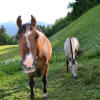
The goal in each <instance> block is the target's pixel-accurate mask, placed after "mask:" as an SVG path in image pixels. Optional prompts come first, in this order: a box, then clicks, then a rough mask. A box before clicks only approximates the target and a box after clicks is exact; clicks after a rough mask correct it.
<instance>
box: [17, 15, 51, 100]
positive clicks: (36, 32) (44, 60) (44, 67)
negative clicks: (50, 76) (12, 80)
mask: <svg viewBox="0 0 100 100" xmlns="http://www.w3.org/2000/svg"><path fill="white" fill-rule="evenodd" d="M16 23H17V26H18V27H19V30H18V33H17V35H16V36H17V37H18V39H19V40H18V42H19V43H18V44H19V51H20V55H21V57H22V61H21V65H22V68H23V70H24V72H25V73H28V75H29V78H30V81H29V85H30V90H31V94H30V99H31V100H33V99H34V91H33V88H34V85H35V82H34V77H35V76H41V75H42V76H43V78H42V83H43V98H46V97H47V88H46V84H47V79H46V77H47V72H48V67H49V61H50V59H51V54H52V47H51V44H50V42H49V40H48V39H47V37H46V36H45V35H44V34H43V33H42V32H41V31H40V29H39V28H37V27H36V19H35V18H34V16H32V15H31V24H24V25H22V20H21V16H19V17H18V18H17V21H16Z"/></svg>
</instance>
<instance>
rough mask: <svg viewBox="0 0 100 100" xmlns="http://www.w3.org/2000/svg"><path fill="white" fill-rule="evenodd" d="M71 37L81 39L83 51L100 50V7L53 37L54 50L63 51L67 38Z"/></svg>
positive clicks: (51, 39)
mask: <svg viewBox="0 0 100 100" xmlns="http://www.w3.org/2000/svg"><path fill="white" fill-rule="evenodd" d="M71 36H75V37H77V38H78V39H79V41H80V46H81V49H82V50H85V51H92V52H93V51H95V50H99V49H100V5H99V6H97V7H94V8H93V9H91V10H89V11H88V12H87V13H85V14H84V15H82V16H81V17H80V18H79V19H77V20H76V21H74V22H73V23H72V24H71V25H69V26H68V27H66V28H64V29H63V30H61V31H59V32H58V33H56V34H55V35H54V36H52V37H51V38H50V41H51V42H52V46H53V50H54V51H55V50H57V49H63V44H64V42H65V40H66V38H67V37H71Z"/></svg>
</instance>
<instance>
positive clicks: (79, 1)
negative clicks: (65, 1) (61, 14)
mask: <svg viewBox="0 0 100 100" xmlns="http://www.w3.org/2000/svg"><path fill="white" fill-rule="evenodd" d="M98 4H100V0H92V1H91V0H76V2H75V3H70V4H69V6H68V7H69V8H70V7H72V8H73V11H72V12H71V18H72V20H75V19H77V18H78V17H80V16H81V15H82V14H83V13H85V12H86V11H88V10H89V9H91V8H93V7H94V6H96V5H98Z"/></svg>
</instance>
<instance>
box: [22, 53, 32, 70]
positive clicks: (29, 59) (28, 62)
mask: <svg viewBox="0 0 100 100" xmlns="http://www.w3.org/2000/svg"><path fill="white" fill-rule="evenodd" d="M33 60H34V58H33V56H32V54H31V52H30V53H29V54H27V55H26V59H25V61H24V62H23V64H24V65H26V67H27V68H28V67H32V64H33Z"/></svg>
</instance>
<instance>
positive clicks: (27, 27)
mask: <svg viewBox="0 0 100 100" xmlns="http://www.w3.org/2000/svg"><path fill="white" fill-rule="evenodd" d="M33 29H34V27H33V25H32V24H24V25H22V26H21V27H20V28H19V30H18V32H17V34H20V33H22V34H23V33H25V32H27V31H32V30H33ZM36 29H37V30H39V31H40V32H42V30H41V28H40V27H39V26H36Z"/></svg>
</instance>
